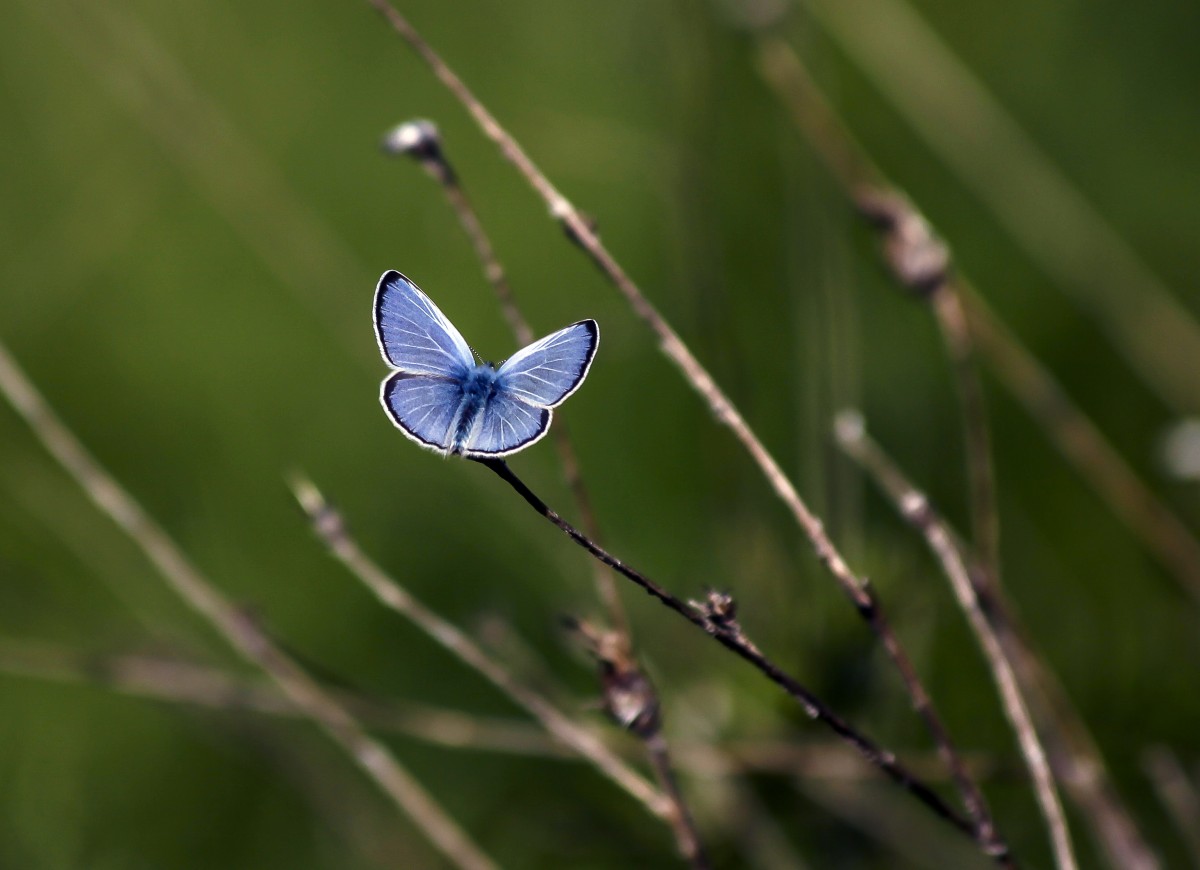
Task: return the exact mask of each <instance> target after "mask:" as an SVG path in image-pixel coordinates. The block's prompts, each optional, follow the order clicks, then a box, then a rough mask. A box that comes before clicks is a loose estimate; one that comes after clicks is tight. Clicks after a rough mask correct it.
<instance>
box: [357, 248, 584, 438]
mask: <svg viewBox="0 0 1200 870" xmlns="http://www.w3.org/2000/svg"><path fill="white" fill-rule="evenodd" d="M375 337H376V338H377V339H378V340H379V350H380V351H381V352H382V353H383V358H384V359H385V360H386V361H387V363H388V365H390V366H391V367H392V368H393V369H395V371H394V372H392V374H390V375H388V376H387V377H386V378H385V379H384V381H383V384H382V387H381V389H380V393H379V400H380V402H382V403H383V409H384V410H385V411H386V412H387V414H388V416H389V417H391V418H392V422H393V423H395V424H396V426H397V427H399V429H400V431H401V432H403V433H404V434H405V435H407V436H408V437H409V438H411V439H412V440H413V441H416V442H417V443H418V444H420V445H421V446H423V447H428V448H430V449H431V450H435V451H437V452H438V453H441V454H442V455H450V454H459V455H461V456H467V457H499V456H507V455H509V454H510V453H516V452H517V451H518V450H521V449H522V448H525V447H528V446H529V445H530V444H533V443H534V442H535V441H537V440H538V439H539V438H541V437H542V436H543V435H545V434H546V430H547V429H549V428H550V418H551V417H552V416H553V415H552V412H551V409H552V408H556V407H558V406H559V405H561V404H562V403H563V401H564V400H565V399H566V398H567V396H569V395H571V393H573V392H575V391H576V390H577V389H579V385H580V384H582V383H583V379H584V378H585V377H587V373H588V368H589V367H590V366H591V364H592V357H594V356H595V355H596V345H597V344H598V343H599V341H600V328H599V327H598V326H597V325H596V321H594V320H581V321H579V322H578V323H573V324H571V325H570V326H568V327H567V328H566V329H560V330H559V331H558V332H555V333H553V334H552V335H548V336H546V337H545V338H543V339H542V340H541V341H535V342H534V343H533V344H531V345H529V347H526V348H523V349H521V350H519V351H517V352H516V353H515V354H513V355H512V356H511V357H509V358H508V360H507V361H506V362H505V363H504V364H503V365H501V366H500V367H499V368H496V367H495V366H493V365H492V364H491V363H479V364H476V362H475V355H474V353H473V352H472V351H471V348H470V346H468V345H467V343H466V341H464V340H463V337H462V335H461V334H460V333H459V331H458V330H457V329H455V328H454V324H452V323H451V322H450V321H449V320H447V319H446V315H444V314H442V312H441V311H439V310H438V307H437V306H436V305H434V304H433V302H432V301H431V300H430V298H429V297H428V296H426V295H425V294H424V293H422V292H421V291H420V289H418V287H417V285H416V284H414V283H413V282H412V281H409V280H408V279H407V278H405V277H404V276H403V275H401V274H400V273H399V272H396V271H394V270H392V271H387V272H384V273H383V277H382V278H380V279H379V286H378V287H377V288H376V290H375Z"/></svg>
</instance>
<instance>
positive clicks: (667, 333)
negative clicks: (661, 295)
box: [368, 0, 1008, 859]
mask: <svg viewBox="0 0 1200 870" xmlns="http://www.w3.org/2000/svg"><path fill="white" fill-rule="evenodd" d="M368 2H369V3H370V5H371V6H372V7H374V8H375V9H376V10H377V11H378V12H379V13H380V14H381V15H382V16H383V17H384V18H385V19H386V20H387V21H388V23H389V24H390V25H391V26H392V28H393V29H395V31H396V32H397V33H398V34H399V35H400V36H401V37H402V38H403V39H404V40H405V42H407V43H408V45H409V46H410V47H411V48H412V49H413V51H415V52H416V53H417V54H418V55H419V56H420V57H421V59H422V60H423V61H424V62H425V63H426V65H428V67H429V68H430V70H431V71H432V72H433V74H434V75H435V76H436V77H437V78H438V80H439V81H441V82H442V84H443V85H445V86H446V88H447V89H448V90H449V91H450V92H451V93H452V94H453V95H454V96H455V98H456V99H458V101H459V102H460V103H462V105H463V107H464V108H465V109H466V110H467V111H468V112H469V113H470V115H471V117H472V118H473V119H474V120H475V122H476V123H477V124H478V125H479V127H480V129H481V130H482V131H483V133H484V135H485V136H487V137H488V138H489V139H491V140H492V141H493V142H494V143H495V144H496V146H497V147H498V148H499V149H500V152H501V154H502V155H503V156H504V157H505V158H506V159H507V160H508V161H509V162H511V163H512V164H513V165H514V166H515V167H516V169H517V171H518V172H519V173H520V174H521V176H522V177H523V178H524V179H525V180H526V182H527V183H528V184H529V185H530V186H531V187H532V188H533V189H534V190H535V191H536V192H537V194H538V195H539V196H540V197H541V198H542V200H543V201H544V202H545V203H546V205H547V207H548V208H549V210H550V214H551V216H552V217H553V218H554V219H555V220H557V221H559V222H560V223H561V224H562V226H563V228H564V229H565V230H566V232H567V234H568V236H569V237H570V238H571V239H572V240H573V241H574V242H575V243H576V244H578V245H579V246H580V248H581V249H582V250H583V251H584V252H585V253H586V254H587V255H588V257H589V258H590V259H591V260H592V262H593V263H594V264H595V265H596V267H597V268H598V269H599V270H600V271H601V273H602V274H603V275H604V276H605V277H606V278H607V279H608V280H609V281H610V282H611V283H612V285H613V286H614V287H615V288H616V289H617V290H618V291H619V292H620V293H621V295H622V296H623V297H624V298H625V300H626V301H627V302H628V303H629V306H630V307H631V308H632V309H633V311H634V313H635V314H636V315H637V316H638V317H640V318H641V319H642V320H643V321H644V322H645V323H646V324H647V326H649V327H650V329H651V331H652V332H653V333H654V334H655V336H656V337H657V339H658V343H659V348H660V350H661V351H662V352H663V353H664V354H665V355H666V356H667V358H668V359H670V360H671V362H673V363H674V364H675V365H676V367H677V368H678V369H679V371H680V373H681V374H682V375H683V377H684V379H685V380H686V381H687V383H688V384H689V385H690V386H691V387H692V389H693V390H695V391H696V392H697V393H698V394H699V395H700V397H701V398H702V399H703V400H704V402H705V403H706V404H707V405H708V408H709V411H710V412H711V413H712V415H713V417H714V419H716V420H717V421H718V422H719V423H721V424H722V425H724V426H726V427H728V428H729V429H730V431H731V432H732V433H733V434H734V437H735V438H737V440H738V441H739V443H741V445H742V446H743V448H744V449H745V450H746V452H747V453H749V454H750V457H751V459H753V461H754V462H755V464H756V465H758V467H759V470H760V471H761V472H762V474H763V476H764V477H765V478H766V480H767V482H768V484H769V485H770V486H771V488H772V490H773V491H774V492H775V494H776V495H777V496H778V497H779V499H780V500H781V501H782V502H783V503H784V505H785V506H786V507H787V509H788V510H789V511H790V513H791V514H792V516H793V518H794V519H795V521H796V523H797V524H798V525H799V526H800V528H801V530H802V531H803V532H804V534H805V535H806V536H807V538H808V539H809V541H810V543H811V544H812V547H813V549H814V550H815V552H816V555H817V559H818V560H819V561H820V562H821V564H822V565H823V566H824V567H825V568H826V570H828V571H829V573H830V574H831V575H832V576H833V578H834V579H835V580H836V581H837V582H838V584H839V585H840V586H841V587H842V589H843V591H844V592H845V593H846V594H847V596H849V598H850V599H851V601H852V602H853V603H854V606H855V609H856V610H857V611H858V613H859V614H860V615H861V616H862V617H863V618H864V619H865V620H866V622H867V623H868V625H869V626H870V627H871V628H872V630H873V631H875V632H876V633H877V634H878V635H879V637H880V640H881V642H882V643H883V645H884V648H885V650H886V651H887V654H888V656H889V657H890V658H891V660H892V661H893V663H894V664H895V666H896V668H897V670H898V671H899V673H900V675H901V677H902V679H903V680H904V685H905V688H906V690H907V691H908V693H909V696H910V699H911V701H912V704H913V707H914V708H915V709H916V710H917V711H918V712H919V713H920V715H921V717H922V720H923V721H924V722H925V724H926V727H927V728H928V729H929V731H930V733H931V735H932V736H933V738H934V740H935V741H936V742H937V744H938V748H939V752H941V754H942V755H943V757H944V758H945V759H946V762H947V764H948V765H949V766H950V767H951V769H952V771H953V772H954V780H955V783H956V786H957V787H958V789H959V791H960V793H961V794H962V798H963V802H964V804H965V805H966V807H967V811H968V812H969V813H970V815H971V817H972V819H973V820H974V823H975V827H976V828H977V829H978V832H979V840H980V843H981V845H982V846H983V848H984V850H985V851H986V852H987V853H988V854H989V855H992V856H996V857H999V858H1001V859H1003V856H1006V855H1007V854H1008V847H1007V845H1006V844H1005V843H1004V841H1003V840H1002V838H1001V837H1000V836H999V834H998V832H997V831H996V828H995V823H994V822H993V820H992V818H991V815H990V813H989V812H988V810H987V804H986V801H985V800H984V799H983V795H982V793H981V792H980V791H979V788H978V786H977V785H975V784H974V783H973V782H971V781H970V777H969V776H968V775H967V773H966V768H965V766H964V765H963V764H962V761H961V758H960V757H959V753H958V750H957V749H956V748H955V746H954V744H953V743H952V742H951V741H950V739H949V736H948V732H947V730H946V728H945V726H944V725H943V724H942V723H941V722H940V719H939V717H938V716H937V713H936V711H935V710H934V708H933V705H932V703H931V701H930V698H929V695H928V693H927V692H926V691H925V690H924V688H923V686H922V685H921V684H920V682H919V678H918V677H917V674H916V669H915V668H914V667H913V666H912V663H911V661H910V660H909V658H908V655H907V653H906V652H905V651H904V648H903V646H902V645H901V644H900V641H899V639H898V638H897V637H896V636H895V634H894V633H893V632H892V630H891V627H890V624H889V623H888V622H887V620H886V619H885V618H884V617H883V612H882V610H881V608H880V605H879V603H878V601H877V600H876V599H875V596H874V594H873V593H872V592H871V590H870V589H869V587H868V586H867V583H866V581H865V580H863V579H862V578H860V577H858V576H857V575H855V573H854V572H853V571H852V570H851V569H850V567H849V565H848V564H847V563H846V561H845V559H844V558H843V557H842V555H841V553H840V552H839V550H838V549H837V547H836V546H835V545H834V543H833V541H832V540H831V539H830V538H829V536H828V535H827V534H826V532H825V527H824V524H823V523H822V521H821V520H820V519H819V518H818V517H817V516H816V515H815V514H813V513H812V512H811V511H810V510H809V508H808V506H807V505H806V504H805V502H804V500H803V499H802V498H801V497H800V494H799V492H798V491H797V490H796V487H795V486H794V485H793V484H792V482H791V480H789V479H788V477H787V475H786V474H784V472H783V469H782V468H781V467H780V465H779V463H778V462H777V461H776V460H775V458H774V457H773V456H772V455H771V453H770V452H769V451H768V450H767V448H766V446H765V445H764V444H763V443H762V441H760V440H759V438H758V436H757V435H756V434H755V432H754V431H753V429H751V428H750V426H749V424H748V423H747V422H746V420H745V418H743V417H742V415H741V413H740V412H739V411H738V410H737V408H736V407H735V406H734V404H733V402H732V401H731V400H730V399H729V398H728V396H726V395H725V393H724V392H723V391H722V390H721V388H720V387H719V386H718V385H717V383H716V381H714V380H713V378H712V376H711V375H710V374H709V373H708V371H707V369H705V368H704V366H703V365H701V364H700V361H699V360H698V359H696V357H695V356H694V355H693V354H692V352H691V350H690V349H689V348H688V346H687V345H686V344H685V343H684V342H683V340H682V339H681V338H680V337H679V335H678V334H677V333H676V332H675V331H674V330H673V329H672V328H671V326H670V324H668V323H667V321H666V320H665V319H664V318H663V316H662V315H661V314H659V312H658V310H657V309H655V308H654V306H653V305H652V304H651V303H650V301H649V300H648V299H647V298H646V297H645V296H644V295H643V294H642V291H641V290H640V289H639V288H638V286H637V284H635V283H634V282H633V280H632V279H631V278H630V277H629V276H628V275H627V274H626V273H625V271H624V270H623V269H622V268H621V266H620V264H619V263H618V262H617V261H616V259H615V258H614V257H613V256H612V254H611V253H610V252H609V251H608V249H607V248H606V247H605V245H604V243H603V242H601V241H600V238H599V236H598V235H597V234H596V231H595V230H594V229H593V227H592V226H591V224H590V222H589V221H588V220H587V218H586V217H584V216H583V215H582V214H581V213H580V212H579V210H578V209H576V208H575V206H574V205H572V204H571V202H570V201H569V200H568V199H567V198H566V197H565V196H563V195H562V194H561V193H559V191H558V189H557V188H555V187H554V185H553V184H552V183H551V182H550V180H549V179H548V178H547V177H546V176H545V175H544V174H543V173H542V172H541V170H540V169H538V167H537V166H536V164H534V162H533V161H532V160H531V159H530V157H529V156H528V155H527V154H526V153H525V151H524V149H522V148H521V146H520V145H519V144H518V143H517V141H516V140H515V139H513V137H512V136H511V135H509V133H508V132H507V131H506V130H505V129H504V128H503V127H502V126H501V125H500V123H499V122H498V121H497V120H496V119H495V118H494V117H493V116H492V114H491V113H490V112H489V111H488V110H487V108H486V107H485V106H484V105H483V104H482V103H481V102H480V101H479V100H478V99H477V98H476V97H475V95H474V94H473V93H472V92H471V91H470V89H469V88H468V87H467V86H466V84H465V83H464V82H463V81H462V79H460V78H459V77H458V75H457V74H456V73H455V72H454V71H453V70H452V69H451V68H450V67H449V66H448V65H447V64H446V63H445V61H443V60H442V59H441V57H440V56H439V55H438V54H437V52H436V51H434V49H433V48H432V46H430V45H429V43H427V42H426V41H425V40H424V39H423V38H422V37H421V36H420V34H418V33H417V31H416V30H415V29H414V28H413V26H412V25H411V24H409V22H408V20H407V19H406V18H404V16H402V15H401V14H400V13H399V12H397V11H396V10H395V8H393V7H392V6H391V4H390V3H389V2H388V0H368Z"/></svg>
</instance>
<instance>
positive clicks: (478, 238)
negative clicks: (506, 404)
mask: <svg viewBox="0 0 1200 870" xmlns="http://www.w3.org/2000/svg"><path fill="white" fill-rule="evenodd" d="M383 146H384V149H385V150H386V151H388V152H393V153H404V154H407V155H409V156H411V157H412V158H413V159H415V160H416V161H417V162H418V163H420V164H421V167H422V168H423V169H424V170H425V172H426V173H427V174H428V175H429V177H430V178H432V179H433V180H434V181H436V182H437V183H438V186H439V187H440V188H441V190H442V193H443V194H444V195H445V197H446V201H447V202H449V204H450V208H451V210H453V212H454V216H455V217H456V218H457V219H458V222H459V224H460V225H461V226H462V229H463V232H464V233H465V234H466V236H467V239H468V241H469V242H470V243H471V247H472V248H473V249H474V251H475V256H476V257H477V258H478V260H479V263H480V265H481V266H482V267H483V274H484V277H485V278H486V279H487V281H488V283H489V284H491V285H492V289H493V290H494V291H495V293H496V299H497V300H498V301H499V303H500V310H501V312H502V313H503V315H504V319H505V321H507V323H508V326H509V329H511V330H512V334H513V338H515V339H516V341H517V345H518V346H522V347H523V346H525V345H527V344H530V343H531V342H532V341H533V340H534V338H535V337H536V336H535V335H534V332H533V328H532V327H531V326H530V325H529V321H528V320H526V319H525V315H524V314H522V312H521V308H520V306H519V305H517V299H516V295H515V294H514V293H513V290H512V285H511V284H509V281H508V276H507V274H506V272H505V269H504V266H503V265H502V264H501V262H500V258H499V257H498V256H497V255H496V249H495V246H494V245H493V244H492V240H491V238H490V237H489V236H488V234H487V231H486V230H485V229H484V227H483V222H482V221H480V219H479V214H478V212H476V211H475V207H474V206H473V205H472V204H471V199H470V197H468V196H467V192H466V190H465V189H464V188H463V184H462V180H461V176H460V175H459V173H458V172H457V171H456V170H455V168H454V166H453V164H452V163H451V162H450V159H449V157H447V156H446V150H445V143H444V141H443V139H442V137H441V133H440V131H438V129H437V127H435V126H434V125H433V124H432V123H431V122H429V121H406V122H405V123H403V124H400V125H399V126H397V127H395V128H394V129H393V130H391V131H390V132H389V133H388V135H387V136H386V137H385V138H384V143H383ZM550 437H551V439H552V440H553V441H554V447H555V450H557V452H558V459H559V465H560V466H561V467H562V473H563V479H564V480H565V481H566V483H567V486H568V487H569V488H570V490H571V495H572V496H573V497H574V499H575V506H576V507H577V508H578V510H579V517H580V522H581V523H582V524H583V527H584V529H585V530H586V531H587V533H588V536H589V537H591V538H592V539H593V540H600V539H601V537H600V523H599V521H598V520H597V519H596V512H595V510H593V508H592V500H591V496H590V495H589V494H588V490H587V486H586V485H585V484H584V482H583V475H582V474H581V473H580V470H579V459H578V457H577V455H576V453H575V447H574V445H573V444H572V443H571V438H570V435H569V434H568V432H567V428H566V427H565V426H564V425H563V421H562V418H561V416H559V417H557V418H556V419H555V425H554V429H553V431H552V432H551V433H550ZM591 564H592V566H593V571H594V577H595V581H596V590H597V593H598V594H599V597H600V600H601V602H603V604H604V606H605V610H606V611H607V616H608V620H609V623H610V624H611V625H612V626H613V628H614V629H617V630H618V631H620V632H621V634H622V635H624V636H625V637H626V638H628V635H629V627H628V620H627V618H626V616H625V609H624V607H623V606H622V605H621V598H620V595H619V594H618V592H617V584H616V582H615V580H614V579H613V576H612V572H610V571H609V570H608V569H607V568H605V567H604V566H603V565H601V564H599V563H598V562H595V561H593V562H592V563H591Z"/></svg>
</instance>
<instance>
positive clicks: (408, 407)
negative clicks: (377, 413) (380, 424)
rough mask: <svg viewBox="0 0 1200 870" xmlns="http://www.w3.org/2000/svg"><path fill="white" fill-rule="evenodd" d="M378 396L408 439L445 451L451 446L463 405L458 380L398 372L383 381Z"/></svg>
mask: <svg viewBox="0 0 1200 870" xmlns="http://www.w3.org/2000/svg"><path fill="white" fill-rule="evenodd" d="M379 399H380V401H381V402H382V403H383V409H384V410H385V411H387V414H388V416H389V417H391V418H392V422H393V423H395V424H396V425H397V426H398V427H399V428H400V430H401V431H402V432H404V434H405V435H407V436H408V437H409V438H411V439H413V440H414V441H416V442H417V443H418V444H422V445H424V446H425V447H431V448H433V449H434V450H438V451H441V452H443V453H444V452H446V451H448V450H449V449H450V447H451V446H452V441H453V437H454V433H453V432H452V431H451V427H452V426H453V425H454V424H455V422H456V418H457V417H458V411H459V407H460V406H461V405H462V388H461V386H460V385H459V383H458V382H457V381H454V380H450V379H447V378H432V377H425V376H421V375H410V374H408V373H406V372H402V371H399V372H395V373H393V374H392V375H391V376H390V377H388V378H387V379H385V380H384V382H383V387H382V388H381V390H380V396H379Z"/></svg>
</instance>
